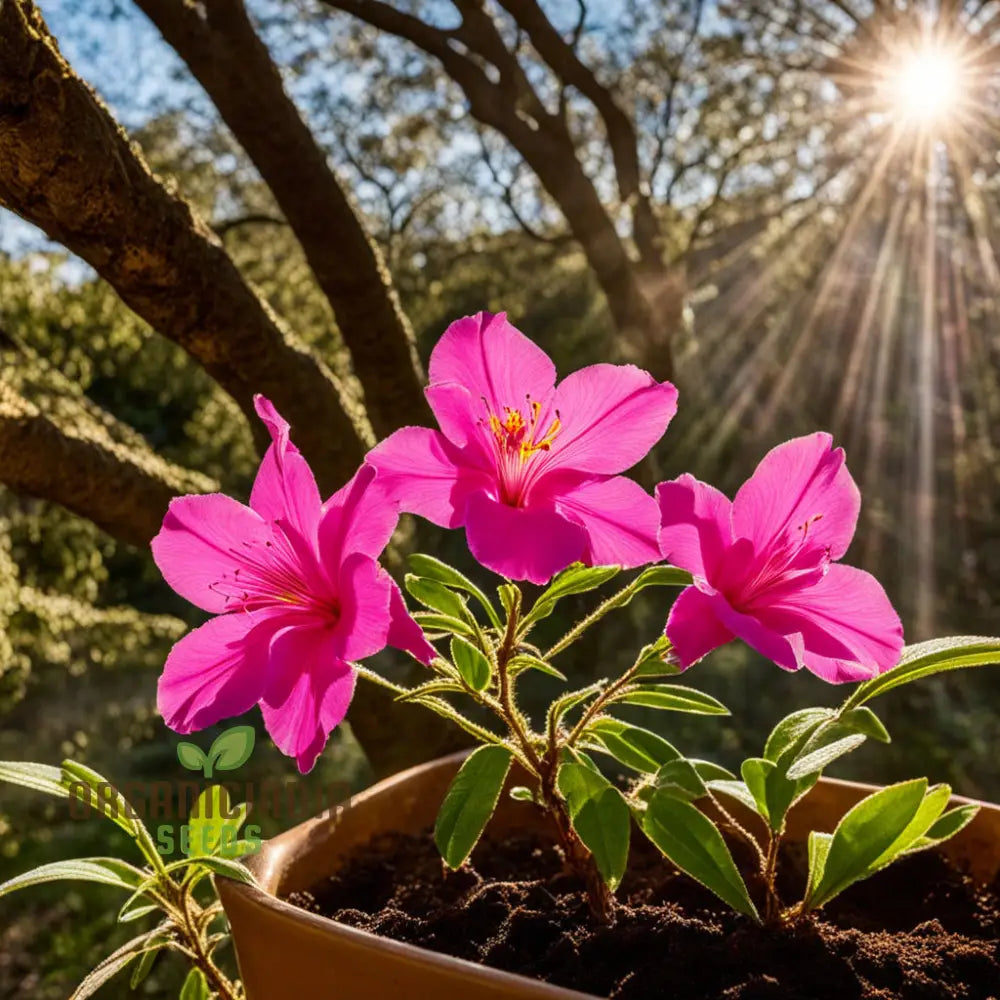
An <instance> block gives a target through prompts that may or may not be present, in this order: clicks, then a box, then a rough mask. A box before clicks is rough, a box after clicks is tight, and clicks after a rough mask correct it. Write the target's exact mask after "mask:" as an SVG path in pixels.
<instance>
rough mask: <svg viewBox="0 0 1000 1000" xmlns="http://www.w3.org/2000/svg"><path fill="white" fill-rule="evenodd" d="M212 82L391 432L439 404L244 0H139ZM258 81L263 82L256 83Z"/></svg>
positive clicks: (379, 266)
mask: <svg viewBox="0 0 1000 1000" xmlns="http://www.w3.org/2000/svg"><path fill="white" fill-rule="evenodd" d="M135 2H136V5H137V6H138V7H140V8H141V9H142V10H143V11H145V13H146V14H147V15H148V16H149V18H150V19H151V20H152V21H153V22H154V23H155V24H156V26H157V27H158V28H159V30H160V32H161V33H162V34H163V37H164V38H165V39H166V40H167V42H168V43H169V44H170V45H171V46H173V48H174V49H175V50H176V52H177V53H178V55H179V56H180V57H181V58H182V59H183V60H184V62H185V63H187V66H188V68H189V69H190V70H191V72H192V73H193V74H194V76H195V77H196V78H197V80H198V82H199V83H200V84H201V85H202V87H204V88H205V91H206V92H207V93H208V96H209V97H210V98H211V99H212V101H213V103H214V104H215V106H216V107H217V108H218V109H219V112H220V114H221V115H222V118H223V120H224V121H225V122H226V124H227V125H228V126H229V127H230V129H232V131H233V134H234V135H235V136H236V139H237V140H238V141H239V143H240V145H241V146H242V147H243V148H244V149H245V150H246V152H247V154H248V155H249V157H250V159H251V160H252V161H253V163H254V165H255V166H256V167H257V169H258V170H259V171H260V174H261V176H262V177H263V179H264V181H265V183H266V184H267V186H268V187H269V188H270V190H271V193H272V194H273V195H274V198H275V200H276V201H277V203H278V206H279V207H280V208H281V211H282V213H283V214H284V216H285V218H286V219H287V220H288V223H289V225H291V227H292V230H293V232H294V233H295V236H296V237H297V239H298V240H299V243H300V244H301V245H302V249H303V251H304V252H305V255H306V259H307V261H308V262H309V266H310V268H311V269H312V272H313V274H314V275H315V276H316V281H317V283H318V285H319V287H320V289H321V290H322V292H323V294H324V295H325V296H326V297H327V299H328V300H329V302H330V305H331V306H332V307H333V311H334V313H335V315H336V317H337V325H338V326H339V328H340V332H341V335H342V336H343V338H344V343H345V344H346V345H347V347H348V349H349V350H350V352H351V358H352V360H353V363H354V372H355V374H356V375H357V377H358V380H359V381H360V383H361V386H362V389H363V390H364V393H365V407H366V409H367V412H368V416H369V418H370V419H371V422H372V426H373V427H374V428H375V432H376V434H377V435H378V436H379V437H381V436H384V435H386V434H389V433H391V432H392V431H394V430H395V429H396V428H398V427H401V426H403V425H404V424H424V423H427V422H428V421H429V418H430V409H429V407H428V405H427V402H426V400H425V399H424V393H423V373H422V369H421V366H420V361H419V359H418V358H417V353H416V345H415V342H414V337H413V331H412V330H411V328H410V324H409V322H408V320H407V319H406V317H405V315H404V314H403V311H402V308H401V307H400V304H399V300H398V299H397V297H396V293H395V291H394V290H393V287H392V281H391V278H390V276H389V273H388V271H387V269H386V267H385V263H384V261H383V259H382V254H381V252H380V251H379V249H378V246H377V245H376V244H375V242H374V241H373V240H372V239H371V237H370V236H369V235H368V233H367V231H366V229H365V226H364V223H363V221H362V219H361V216H360V214H359V212H358V210H357V208H356V207H355V206H354V204H353V201H352V199H351V198H350V196H349V195H348V194H347V192H346V191H345V190H344V188H343V187H342V186H341V185H340V182H339V181H338V179H337V177H336V176H335V174H334V173H333V171H332V169H331V168H330V166H329V164H328V162H327V158H326V154H325V152H324V151H323V150H322V149H321V148H320V146H319V145H318V144H317V142H316V140H315V138H314V137H313V135H312V133H311V132H310V131H309V128H308V127H307V126H306V124H305V122H304V121H303V120H302V117H301V115H300V114H299V112H298V109H297V108H296V107H295V105H294V103H293V102H292V100H291V98H290V97H289V96H288V94H287V93H286V91H285V89H284V86H283V84H282V81H281V75H280V73H279V72H278V68H277V67H276V66H275V64H274V62H273V60H272V59H271V56H270V54H269V52H268V50H267V47H266V46H265V45H264V43H263V41H262V40H261V38H260V37H259V36H258V34H257V32H256V30H255V29H254V26H253V24H252V23H251V21H250V18H249V16H248V15H247V11H246V8H245V7H244V4H243V0H212V2H211V3H208V4H205V5H204V8H203V10H204V13H202V12H201V9H200V7H199V5H195V4H189V3H187V2H185V0H135ZM248 81H253V84H252V86H249V85H248Z"/></svg>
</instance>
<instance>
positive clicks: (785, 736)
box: [764, 708, 837, 763]
mask: <svg viewBox="0 0 1000 1000" xmlns="http://www.w3.org/2000/svg"><path fill="white" fill-rule="evenodd" d="M836 714H837V713H836V712H835V711H834V710H833V709H832V708H803V709H800V710H799V711H798V712H792V714H791V715H786V716H785V718H783V719H782V720H781V722H779V723H778V724H777V725H776V726H775V727H774V729H772V730H771V735H770V736H768V738H767V743H766V744H765V746H764V759H765V760H769V761H772V762H774V763H777V762H778V761H779V760H780V759H781V758H782V757H784V756H785V755H786V754H787V753H789V752H791V751H792V750H795V749H797V748H798V747H801V746H803V745H804V744H805V741H806V740H807V739H808V738H809V737H810V736H811V735H812V734H813V733H814V732H815V731H816V729H817V728H818V727H819V726H821V725H822V724H823V723H824V722H828V721H830V720H831V719H833V718H835V717H836Z"/></svg>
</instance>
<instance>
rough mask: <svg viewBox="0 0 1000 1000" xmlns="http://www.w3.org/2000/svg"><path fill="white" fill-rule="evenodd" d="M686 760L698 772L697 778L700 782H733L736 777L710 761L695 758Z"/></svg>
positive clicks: (726, 769)
mask: <svg viewBox="0 0 1000 1000" xmlns="http://www.w3.org/2000/svg"><path fill="white" fill-rule="evenodd" d="M688 760H689V761H690V762H691V764H692V765H693V766H694V769H695V771H697V772H698V777H699V778H701V780H702V781H735V780H736V775H735V774H733V772H732V771H730V770H729V769H728V768H725V767H723V766H722V765H721V764H716V763H715V761H712V760H698V759H697V758H696V757H688Z"/></svg>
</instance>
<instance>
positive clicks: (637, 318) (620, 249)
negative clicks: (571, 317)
mask: <svg viewBox="0 0 1000 1000" xmlns="http://www.w3.org/2000/svg"><path fill="white" fill-rule="evenodd" d="M322 2H323V3H324V4H325V5H326V6H327V7H331V8H333V9H335V10H340V11H343V12H344V13H347V14H352V15H354V16H355V17H357V18H359V19H360V20H362V21H364V22H365V23H367V24H370V25H371V26H372V27H374V28H377V29H379V30H381V31H385V32H388V33H389V34H392V35H395V36H396V37H398V38H402V39H404V40H406V41H409V42H411V43H413V44H414V45H416V46H417V47H418V48H420V49H422V50H423V51H424V52H426V53H427V54H428V55H430V56H432V57H434V58H436V59H437V60H438V61H439V62H440V63H441V65H442V67H443V68H444V70H445V72H446V73H447V74H448V75H449V76H450V77H451V79H452V80H454V82H455V83H456V84H458V86H459V87H460V88H461V89H462V92H463V93H464V94H465V97H466V100H467V101H468V102H469V110H470V112H471V114H472V116H473V117H474V118H475V119H476V120H477V121H479V122H481V123H482V124H484V125H488V126H489V127H491V128H493V129H495V130H496V131H497V132H499V133H500V134H501V135H502V136H504V138H506V139H507V141H508V142H509V143H510V144H511V146H513V148H514V149H515V150H517V152H518V153H519V154H520V155H521V157H522V158H523V159H524V161H525V163H527V164H528V166H529V167H530V168H531V169H532V170H533V171H534V172H535V175H536V176H537V177H538V179H539V181H540V183H541V185H542V187H543V188H544V189H545V190H546V191H547V192H548V193H549V195H550V196H551V197H552V200H553V201H554V202H555V203H556V204H557V205H558V206H559V209H560V211H561V212H562V214H563V217H564V218H565V219H566V223H567V225H568V227H569V229H570V231H571V233H572V235H573V237H574V238H575V239H576V241H577V242H578V243H579V244H580V247H581V248H582V250H583V252H584V254H585V255H586V257H587V262H588V263H589V265H590V267H591V269H592V270H593V272H594V275H595V277H596V278H597V280H598V283H599V284H600V286H601V289H602V290H603V292H604V294H605V297H606V299H607V302H608V308H609V310H610V312H611V315H612V317H613V319H614V322H615V326H616V327H617V328H618V330H619V332H620V333H621V335H622V337H621V342H623V343H631V344H633V345H635V347H636V350H637V351H638V354H636V356H635V359H636V360H637V361H640V362H642V363H645V364H647V365H648V367H649V368H650V370H651V371H653V373H654V374H656V375H657V376H658V377H660V378H668V377H669V375H670V372H671V369H672V365H671V362H670V355H669V349H668V347H667V344H666V343H665V336H669V332H670V330H669V329H668V328H667V326H666V324H665V322H664V319H665V317H666V316H671V315H673V311H671V312H666V313H665V312H664V311H662V310H659V309H657V308H655V307H654V304H653V301H652V299H651V298H650V297H648V296H647V294H646V288H647V287H651V288H652V287H665V286H666V285H667V284H668V283H669V281H668V279H669V276H668V275H667V274H666V273H665V268H664V267H663V264H662V262H661V261H660V260H658V259H657V260H656V261H655V262H653V263H651V264H648V265H646V274H645V275H641V274H640V273H639V270H638V268H637V267H636V265H635V264H634V262H633V261H632V259H631V257H630V255H629V252H628V250H627V249H626V246H625V244H624V243H623V241H622V239H621V238H620V237H619V235H618V232H617V229H616V227H615V222H614V220H613V219H612V218H611V216H610V215H609V214H608V212H607V210H606V208H605V206H604V203H603V201H602V199H601V196H600V194H599V192H598V191H597V189H596V187H595V186H594V184H593V182H592V181H591V179H590V178H589V177H588V176H587V174H586V172H585V171H584V169H583V166H582V164H581V162H580V159H579V157H578V155H577V152H578V151H577V148H576V146H575V144H574V142H573V137H572V136H571V135H570V133H569V130H568V128H567V126H566V122H565V121H564V120H563V119H562V118H561V116H560V115H559V114H557V113H550V112H548V111H547V110H545V108H544V106H543V105H542V102H541V100H540V99H539V98H538V96H537V94H536V93H535V92H534V90H533V89H531V87H530V82H529V81H528V80H527V77H526V75H525V74H524V71H523V70H522V69H520V67H518V66H516V62H517V61H516V59H515V58H514V57H513V56H512V55H511V53H509V52H508V51H507V50H506V48H505V47H504V46H503V44H502V39H501V38H500V36H499V33H498V32H497V29H496V25H495V24H493V22H492V20H491V19H490V18H489V17H488V16H487V15H486V14H485V12H484V11H483V10H482V4H481V0H454V2H455V5H456V7H457V8H458V9H459V11H460V12H461V13H462V23H461V25H460V26H459V27H457V28H452V29H443V28H437V27H435V26H434V25H431V24H429V23H427V22H426V21H422V20H421V19H420V18H418V17H415V16H414V15H412V14H408V13H405V12H404V11H401V10H398V9H397V8H395V7H393V6H392V5H391V4H388V3H385V2H383V0H322ZM498 40H499V42H500V44H498ZM456 43H461V45H462V46H465V47H466V48H467V50H468V51H469V52H470V53H472V54H474V55H476V56H478V57H480V59H482V60H485V61H486V62H487V63H490V64H491V65H493V66H495V67H496V68H497V70H498V71H499V76H500V80H499V81H494V80H492V79H491V78H490V76H489V75H488V74H487V73H486V71H485V69H484V68H483V66H482V65H481V64H480V62H478V61H477V60H476V59H475V58H473V57H472V55H470V54H466V52H464V51H462V49H461V46H460V45H458V44H456ZM644 263H645V262H644ZM650 278H651V279H652V280H649V279H650ZM678 315H679V313H678ZM654 341H655V342H656V343H655V350H653V351H651V352H650V353H649V354H648V355H647V354H646V352H645V348H644V347H643V346H642V345H646V344H650V345H652V344H653V343H654Z"/></svg>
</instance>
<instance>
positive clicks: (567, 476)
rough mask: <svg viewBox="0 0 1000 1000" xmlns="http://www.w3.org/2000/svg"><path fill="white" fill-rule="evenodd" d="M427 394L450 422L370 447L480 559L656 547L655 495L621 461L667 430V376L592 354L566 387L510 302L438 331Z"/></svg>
mask: <svg viewBox="0 0 1000 1000" xmlns="http://www.w3.org/2000/svg"><path fill="white" fill-rule="evenodd" d="M427 398H428V401H429V402H430V405H431V408H432V409H433V410H434V414H435V416H436V417H437V420H438V424H439V425H440V427H441V430H440V431H435V430H430V429H429V428H425V427H404V428H402V429H401V430H398V431H396V432H395V433H394V434H392V435H391V436H390V437H389V438H387V439H386V440H385V441H383V442H382V443H381V444H380V445H378V446H377V447H376V448H375V449H374V450H373V451H372V452H370V453H369V455H368V458H367V461H368V462H369V463H371V464H372V465H373V466H374V467H375V468H376V469H377V470H378V474H379V482H380V484H382V485H383V486H384V488H385V490H386V492H387V494H388V495H389V496H390V497H391V498H392V499H394V500H396V501H397V502H398V503H399V504H400V507H401V509H402V510H405V511H409V512H410V513H414V514H419V515H421V516H422V517H425V518H427V520H429V521H433V522H434V523H435V524H439V525H441V526H442V527H447V528H457V527H461V526H464V527H465V531H466V538H467V540H468V543H469V548H470V550H471V551H472V554H473V555H474V556H475V558H476V559H477V560H478V561H479V562H480V563H482V565H484V566H486V567H487V568H489V569H492V570H494V571H495V572H497V573H500V574H502V575H503V576H506V577H508V578H509V579H512V580H531V581H532V582H533V583H545V582H546V581H547V580H549V579H550V578H551V577H552V576H553V575H554V574H555V573H557V572H558V571H559V570H561V569H564V568H565V567H566V566H568V565H569V564H570V563H572V562H575V561H577V560H581V561H583V562H584V563H587V564H589V565H599V564H608V565H612V564H618V565H622V566H626V567H631V566H641V565H643V564H645V563H648V562H651V561H654V560H656V559H657V558H658V555H659V553H658V550H657V548H656V524H657V515H656V503H655V501H654V500H653V498H652V497H651V496H649V495H648V494H647V493H646V492H645V491H644V490H643V489H642V488H641V487H640V486H639V485H638V484H637V483H634V482H632V481H631V480H630V479H625V478H623V477H622V476H619V475H616V473H619V472H623V471H624V470H625V469H628V468H629V467H630V466H632V465H635V463H636V462H638V461H639V460H640V459H642V458H643V456H644V455H645V454H646V453H647V452H648V451H649V449H650V448H651V447H652V446H653V445H654V444H655V443H656V442H657V441H658V440H659V439H660V437H661V436H662V435H663V432H664V431H665V430H666V428H667V424H668V423H669V422H670V419H671V417H673V415H674V413H675V411H676V409H677V390H676V389H674V387H673V386H672V385H670V383H668V382H664V383H662V384H660V383H658V382H656V381H655V380H654V379H653V378H652V376H650V375H649V374H648V373H646V372H644V371H641V370H640V369H638V368H635V367H633V366H631V365H593V366H591V367H590V368H584V369H582V370H580V371H577V372H574V373H573V374H572V375H570V376H569V377H568V378H566V379H564V380H563V381H562V382H560V384H559V385H558V386H557V385H556V370H555V366H554V365H553V364H552V361H551V360H550V358H549V357H548V355H547V354H546V353H545V352H544V351H543V350H542V349H541V348H540V347H537V346H536V345H535V344H533V343H532V342H531V341H530V340H529V339H528V338H527V337H525V336H524V335H523V334H522V333H520V332H519V331H518V330H516V329H515V328H514V327H513V326H511V325H510V323H508V322H507V317H506V316H505V315H504V314H503V313H500V314H498V315H496V316H494V315H491V314H490V313H478V314H477V315H475V316H467V317H466V318H465V319H460V320H458V321H457V322H455V323H452V324H451V326H449V327H448V329H447V330H446V331H445V333H444V335H443V336H442V337H441V340H440V341H438V344H437V346H436V347H435V348H434V352H433V353H432V354H431V363H430V385H429V387H428V389H427Z"/></svg>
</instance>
